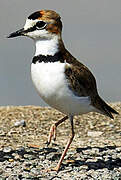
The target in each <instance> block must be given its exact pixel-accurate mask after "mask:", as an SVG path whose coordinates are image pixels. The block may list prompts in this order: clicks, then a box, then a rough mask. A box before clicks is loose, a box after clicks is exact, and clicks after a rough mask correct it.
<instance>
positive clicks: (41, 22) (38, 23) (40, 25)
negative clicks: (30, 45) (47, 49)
mask: <svg viewBox="0 0 121 180" xmlns="http://www.w3.org/2000/svg"><path fill="white" fill-rule="evenodd" d="M46 25H47V24H46V23H45V22H44V21H38V22H37V23H36V28H37V29H44V28H45V26H46Z"/></svg>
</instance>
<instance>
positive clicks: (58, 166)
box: [52, 116, 74, 171]
mask: <svg viewBox="0 0 121 180" xmlns="http://www.w3.org/2000/svg"><path fill="white" fill-rule="evenodd" d="M70 122H71V132H72V133H71V137H70V139H69V141H68V143H67V145H66V147H65V149H64V151H63V153H62V155H61V158H60V160H59V162H58V164H57V166H56V167H55V168H53V169H52V170H54V171H58V170H59V169H60V166H61V164H62V161H63V159H64V157H65V155H66V153H67V151H68V149H69V146H70V144H71V143H72V140H73V138H74V127H73V116H70Z"/></svg>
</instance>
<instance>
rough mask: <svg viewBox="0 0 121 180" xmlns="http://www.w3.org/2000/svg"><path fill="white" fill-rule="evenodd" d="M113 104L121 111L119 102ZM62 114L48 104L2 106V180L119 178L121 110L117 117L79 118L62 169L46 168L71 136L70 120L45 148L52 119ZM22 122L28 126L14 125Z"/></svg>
mask: <svg viewBox="0 0 121 180" xmlns="http://www.w3.org/2000/svg"><path fill="white" fill-rule="evenodd" d="M111 106H112V107H114V108H115V109H116V110H117V111H118V112H119V113H120V112H121V103H113V104H111ZM63 116H64V115H63V114H61V113H60V112H58V111H56V110H54V109H51V108H47V107H36V106H26V107H22V106H17V107H12V106H7V107H0V179H1V180H5V179H7V180H19V179H23V180H27V179H29V180H30V179H33V180H35V179H36V180H39V179H41V180H48V179H49V180H52V179H54V180H59V179H64V180H68V179H73V180H93V179H94V180H98V179H101V180H120V179H121V113H120V114H119V115H114V119H110V118H108V117H106V116H103V115H100V114H96V113H89V114H86V115H82V116H78V117H75V119H74V127H75V138H74V140H73V142H72V144H71V146H70V149H69V150H68V153H67V155H66V157H65V159H64V161H63V163H62V166H61V169H60V171H59V172H58V173H57V172H52V171H51V172H50V173H49V172H45V169H47V168H50V167H54V166H56V165H57V163H58V160H59V158H60V156H61V154H62V151H63V149H64V147H65V145H66V143H67V141H68V138H69V134H70V123H69V120H66V121H65V122H64V123H62V124H61V125H60V126H59V127H58V129H57V139H56V141H55V142H53V141H52V143H51V144H50V145H49V147H48V148H45V147H46V144H45V143H46V141H47V138H48V134H49V129H50V127H51V125H52V123H54V122H56V121H57V120H59V119H61V118H62V117H63ZM21 121H22V122H25V124H26V126H23V125H22V124H21V125H20V126H16V125H17V124H19V122H21Z"/></svg>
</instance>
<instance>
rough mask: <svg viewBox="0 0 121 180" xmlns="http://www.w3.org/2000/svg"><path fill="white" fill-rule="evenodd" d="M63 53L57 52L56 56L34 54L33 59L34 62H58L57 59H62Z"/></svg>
mask: <svg viewBox="0 0 121 180" xmlns="http://www.w3.org/2000/svg"><path fill="white" fill-rule="evenodd" d="M62 59H63V58H62V54H61V52H58V53H56V54H55V55H54V56H51V55H47V56H44V55H38V56H34V57H33V59H32V63H34V64H36V63H37V62H45V63H48V62H57V61H62Z"/></svg>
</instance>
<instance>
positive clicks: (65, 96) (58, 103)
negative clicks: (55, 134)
mask: <svg viewBox="0 0 121 180" xmlns="http://www.w3.org/2000/svg"><path fill="white" fill-rule="evenodd" d="M65 65H66V64H65V63H60V62H55V63H44V62H42V63H36V64H33V63H32V65H31V76H32V81H33V83H34V85H35V88H36V89H37V91H38V93H39V95H40V97H41V98H42V99H43V100H44V101H45V102H46V103H47V104H48V105H50V106H52V107H54V108H55V109H58V110H59V111H61V112H63V113H65V114H67V115H76V114H77V115H78V114H83V113H88V112H90V111H93V109H94V108H93V107H92V106H91V105H90V98H89V97H78V96H75V95H74V94H73V92H72V91H71V90H70V89H69V88H68V84H67V83H68V82H67V80H66V78H65V73H64V72H65Z"/></svg>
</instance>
